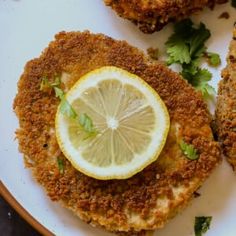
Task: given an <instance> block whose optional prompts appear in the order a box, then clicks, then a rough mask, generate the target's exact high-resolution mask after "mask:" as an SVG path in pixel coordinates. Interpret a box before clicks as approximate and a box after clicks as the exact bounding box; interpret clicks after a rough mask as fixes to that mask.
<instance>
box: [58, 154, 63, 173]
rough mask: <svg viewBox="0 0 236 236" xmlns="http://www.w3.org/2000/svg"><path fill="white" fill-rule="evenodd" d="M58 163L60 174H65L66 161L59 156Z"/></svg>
mask: <svg viewBox="0 0 236 236" xmlns="http://www.w3.org/2000/svg"><path fill="white" fill-rule="evenodd" d="M57 165H58V169H59V172H60V174H63V173H64V162H63V160H62V159H61V158H60V157H58V158H57Z"/></svg>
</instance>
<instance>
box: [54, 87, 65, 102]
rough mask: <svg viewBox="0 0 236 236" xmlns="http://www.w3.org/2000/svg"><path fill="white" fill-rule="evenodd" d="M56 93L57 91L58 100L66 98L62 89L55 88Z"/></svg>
mask: <svg viewBox="0 0 236 236" xmlns="http://www.w3.org/2000/svg"><path fill="white" fill-rule="evenodd" d="M54 91H55V95H56V97H57V98H60V99H61V100H62V99H63V97H64V92H63V90H62V89H60V88H58V87H54Z"/></svg>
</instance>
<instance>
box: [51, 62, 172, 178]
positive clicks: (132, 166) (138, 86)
mask: <svg viewBox="0 0 236 236" xmlns="http://www.w3.org/2000/svg"><path fill="white" fill-rule="evenodd" d="M66 100H67V101H68V102H69V104H70V105H71V106H72V107H73V109H74V110H75V112H76V113H77V114H86V117H89V119H90V121H92V122H93V125H94V128H95V129H96V134H95V135H91V136H88V137H85V132H84V131H83V130H81V127H80V125H79V122H78V120H76V119H70V118H68V117H66V116H65V115H63V114H62V113H61V112H60V106H59V108H58V111H57V114H56V136H57V140H58V143H59V146H60V148H61V150H62V152H63V153H64V155H65V156H66V157H67V158H68V159H69V161H70V162H71V163H72V165H73V166H74V167H75V168H76V169H78V170H79V171H81V172H82V173H84V174H86V175H88V176H91V177H94V178H96V179H125V178H129V177H131V176H133V175H134V174H136V173H138V172H139V171H141V170H142V169H144V168H145V167H146V166H148V165H149V164H150V163H152V162H153V161H155V160H156V159H157V158H158V155H159V154H160V152H161V150H162V148H163V146H164V144H165V141H166V138H167V134H168V130H169V125H170V119H169V114H168V111H167V109H166V107H165V104H164V103H163V101H162V100H161V98H160V97H159V95H158V94H157V93H156V91H155V90H154V89H152V88H151V87H150V86H149V85H148V84H147V83H146V82H144V81H143V80H142V79H141V78H139V77H138V76H136V75H134V74H131V73H129V72H127V71H125V70H122V69H119V68H117V67H109V66H107V67H102V68H100V69H97V70H94V71H91V72H89V73H88V74H86V75H84V76H83V77H82V78H80V79H79V80H78V81H77V83H76V84H75V85H74V86H73V87H72V88H71V89H70V90H69V91H68V92H67V94H66Z"/></svg>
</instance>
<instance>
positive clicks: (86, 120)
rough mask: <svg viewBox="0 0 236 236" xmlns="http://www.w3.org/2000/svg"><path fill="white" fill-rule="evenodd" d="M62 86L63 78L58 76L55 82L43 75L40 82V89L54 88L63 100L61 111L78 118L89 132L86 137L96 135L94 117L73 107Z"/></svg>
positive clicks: (72, 117) (58, 96) (82, 127)
mask: <svg viewBox="0 0 236 236" xmlns="http://www.w3.org/2000/svg"><path fill="white" fill-rule="evenodd" d="M60 86H61V79H60V77H58V76H57V77H56V78H55V81H54V82H53V83H50V82H49V80H48V78H47V77H43V78H42V81H41V84H40V90H48V89H54V92H55V96H56V97H57V98H59V99H60V100H61V104H60V108H59V109H60V112H61V113H62V114H63V115H65V116H67V117H68V118H71V119H77V118H78V119H77V120H78V123H79V125H80V126H81V129H82V130H83V131H85V132H86V133H87V136H86V138H85V139H87V138H89V137H91V136H93V135H96V134H97V130H96V129H95V128H94V125H93V121H92V119H91V118H90V117H89V116H88V115H87V114H86V113H83V114H80V116H78V114H77V113H76V111H75V110H74V108H73V107H72V105H71V104H70V103H69V102H68V101H67V99H66V97H65V93H64V91H63V90H62V89H61V88H60Z"/></svg>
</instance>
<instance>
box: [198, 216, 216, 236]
mask: <svg viewBox="0 0 236 236" xmlns="http://www.w3.org/2000/svg"><path fill="white" fill-rule="evenodd" d="M211 221H212V216H199V217H195V224H194V232H195V236H202V235H203V234H204V233H206V232H207V230H209V229H210V224H211Z"/></svg>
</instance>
